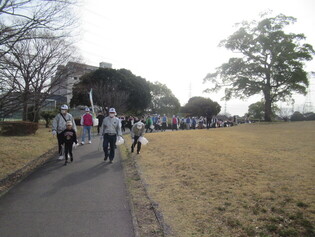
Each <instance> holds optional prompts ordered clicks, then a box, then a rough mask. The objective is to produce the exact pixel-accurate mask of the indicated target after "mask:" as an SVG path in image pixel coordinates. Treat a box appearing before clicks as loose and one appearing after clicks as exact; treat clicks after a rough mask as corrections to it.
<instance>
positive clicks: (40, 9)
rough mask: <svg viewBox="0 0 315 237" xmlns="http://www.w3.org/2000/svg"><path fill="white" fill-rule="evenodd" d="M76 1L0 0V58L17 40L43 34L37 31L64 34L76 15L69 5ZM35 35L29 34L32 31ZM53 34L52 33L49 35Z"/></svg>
mask: <svg viewBox="0 0 315 237" xmlns="http://www.w3.org/2000/svg"><path fill="white" fill-rule="evenodd" d="M75 3H76V0H0V57H2V56H3V55H5V54H6V53H8V52H9V51H10V50H12V49H13V47H14V46H15V44H16V43H17V42H19V41H23V40H29V39H31V38H30V37H38V38H41V37H45V35H43V34H39V32H40V30H45V31H46V32H47V30H48V31H51V32H54V35H53V37H54V38H56V37H65V36H68V34H69V28H70V27H71V26H73V25H74V23H75V22H76V18H75V17H74V15H73V14H72V11H71V10H72V9H71V7H72V6H74V4H75ZM35 30H36V32H37V34H36V35H34V34H30V32H32V31H35ZM50 36H52V35H50Z"/></svg>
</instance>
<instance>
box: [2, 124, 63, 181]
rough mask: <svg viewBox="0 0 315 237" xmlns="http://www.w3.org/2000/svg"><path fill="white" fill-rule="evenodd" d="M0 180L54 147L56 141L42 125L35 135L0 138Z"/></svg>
mask: <svg viewBox="0 0 315 237" xmlns="http://www.w3.org/2000/svg"><path fill="white" fill-rule="evenodd" d="M0 144H1V146H0V179H2V178H4V177H6V176H7V175H8V174H10V173H12V172H14V171H16V170H18V169H20V168H22V167H23V166H25V165H26V164H27V163H29V162H30V161H32V160H34V159H36V158H37V157H39V156H41V155H42V154H44V153H45V152H47V151H48V150H50V149H52V148H53V147H56V145H57V139H56V138H55V137H53V136H52V134H51V132H50V129H49V128H44V127H43V126H42V125H41V126H40V128H39V129H38V130H37V131H36V134H35V135H29V136H0Z"/></svg>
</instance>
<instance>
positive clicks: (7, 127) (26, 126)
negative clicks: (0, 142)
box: [0, 121, 38, 136]
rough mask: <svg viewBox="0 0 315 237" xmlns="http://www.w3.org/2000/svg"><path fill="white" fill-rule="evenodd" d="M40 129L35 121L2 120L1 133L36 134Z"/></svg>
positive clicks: (11, 134)
mask: <svg viewBox="0 0 315 237" xmlns="http://www.w3.org/2000/svg"><path fill="white" fill-rule="evenodd" d="M37 129H38V123H33V122H24V121H18V122H1V123H0V134H1V135H5V136H25V135H30V134H35V133H36V131H37Z"/></svg>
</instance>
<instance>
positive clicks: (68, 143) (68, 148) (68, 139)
mask: <svg viewBox="0 0 315 237" xmlns="http://www.w3.org/2000/svg"><path fill="white" fill-rule="evenodd" d="M60 135H61V137H62V144H65V165H67V163H68V154H69V156H70V160H71V162H73V155H72V147H73V143H75V144H78V141H77V134H76V132H75V131H74V129H72V122H71V121H67V127H66V129H65V130H63V131H62V133H61V134H60Z"/></svg>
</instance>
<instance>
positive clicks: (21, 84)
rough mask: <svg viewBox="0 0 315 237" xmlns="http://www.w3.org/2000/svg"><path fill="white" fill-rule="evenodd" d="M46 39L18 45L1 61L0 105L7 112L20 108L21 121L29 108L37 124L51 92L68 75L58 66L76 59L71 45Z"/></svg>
mask: <svg viewBox="0 0 315 237" xmlns="http://www.w3.org/2000/svg"><path fill="white" fill-rule="evenodd" d="M46 36H47V37H44V38H36V37H35V38H33V39H30V40H25V41H20V42H17V43H16V44H15V47H14V48H12V49H11V51H9V52H8V53H7V54H6V55H4V56H3V57H2V58H0V64H1V65H2V67H1V68H0V81H1V82H2V85H3V88H4V89H3V91H2V92H3V93H2V94H3V96H2V97H0V103H1V104H2V107H3V109H5V110H6V111H7V112H10V111H11V112H12V110H14V109H21V108H22V110H23V120H27V113H28V107H29V105H30V104H31V105H32V107H33V113H34V114H35V116H34V118H35V120H36V118H37V117H38V116H36V115H38V113H39V110H40V108H41V107H42V105H43V104H44V101H45V100H46V99H47V97H48V96H49V95H50V94H51V93H53V91H52V90H53V88H57V85H58V84H60V83H61V82H62V80H63V79H64V78H65V77H67V76H68V75H69V74H71V72H70V71H69V70H66V69H64V70H61V69H60V65H63V64H66V63H67V62H68V61H74V60H76V59H77V58H76V57H75V52H76V50H75V49H74V47H73V46H72V44H71V43H69V42H67V41H66V40H64V39H54V38H53V37H50V35H49V33H46ZM52 78H53V80H51V79H52ZM4 92H5V93H4ZM12 105H13V106H12Z"/></svg>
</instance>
